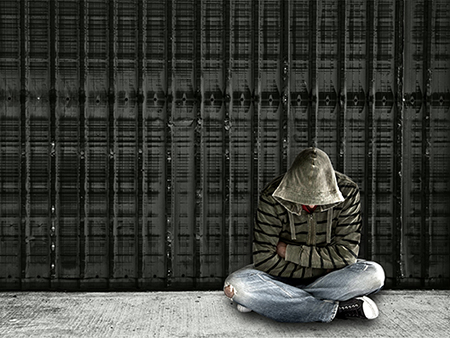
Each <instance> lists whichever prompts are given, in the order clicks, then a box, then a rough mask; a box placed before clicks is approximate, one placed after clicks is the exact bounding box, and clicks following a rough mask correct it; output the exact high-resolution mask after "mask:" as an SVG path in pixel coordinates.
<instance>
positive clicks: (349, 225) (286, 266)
mask: <svg viewBox="0 0 450 338" xmlns="http://www.w3.org/2000/svg"><path fill="white" fill-rule="evenodd" d="M360 232H361V216H360V196H359V189H358V186H357V185H356V183H354V182H353V181H352V180H351V179H350V178H348V177H347V176H346V175H344V174H341V173H339V172H336V171H335V170H334V169H333V166H332V164H331V161H330V159H329V158H328V156H327V154H326V153H325V152H323V151H322V150H320V149H317V148H308V149H305V150H304V151H302V152H301V153H300V154H299V155H298V156H297V158H296V159H295V161H294V162H293V164H292V166H291V167H290V169H289V170H288V171H287V172H286V174H284V175H283V176H280V177H278V178H276V179H275V180H273V181H272V182H271V183H270V184H269V185H268V186H267V187H266V188H265V189H264V190H263V191H262V193H261V196H260V200H259V205H258V209H257V213H256V218H255V226H254V241H253V263H254V266H255V268H256V269H258V270H262V271H265V272H267V273H270V274H272V275H275V276H278V277H292V278H310V277H317V276H321V275H324V274H326V272H327V271H329V270H333V269H338V268H342V267H344V266H346V265H349V264H353V263H355V262H356V259H357V256H358V252H359V242H360V236H361V233H360ZM279 242H282V243H285V244H286V252H285V257H284V258H282V257H280V256H279V255H278V254H277V245H278V243H279Z"/></svg>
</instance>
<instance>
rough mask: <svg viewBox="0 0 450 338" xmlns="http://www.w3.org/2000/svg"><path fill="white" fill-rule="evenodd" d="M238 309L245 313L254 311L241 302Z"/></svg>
mask: <svg viewBox="0 0 450 338" xmlns="http://www.w3.org/2000/svg"><path fill="white" fill-rule="evenodd" d="M237 310H238V311H239V312H244V313H247V312H252V310H250V309H249V308H246V307H245V306H242V305H241V304H238V305H237Z"/></svg>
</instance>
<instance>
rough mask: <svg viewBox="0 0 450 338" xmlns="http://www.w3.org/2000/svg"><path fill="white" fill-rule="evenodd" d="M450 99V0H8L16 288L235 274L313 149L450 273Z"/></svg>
mask: <svg viewBox="0 0 450 338" xmlns="http://www.w3.org/2000/svg"><path fill="white" fill-rule="evenodd" d="M449 114H450V2H448V1H446V0H433V1H426V0H412V1H407V0H374V1H365V0H342V1H330V0H321V1H308V0H285V1H283V0H202V1H201V0H198V1H195V0H184V1H182V0H172V1H165V0H158V1H157V0H147V1H142V0H111V1H107V0H79V1H77V0H64V1H63V0H60V1H51V0H32V1H31V0H21V1H19V0H18V1H14V0H2V1H0V122H1V126H0V128H1V129H0V199H1V200H0V288H1V289H38V288H40V289H55V288H62V289H79V288H84V289H87V288H109V289H112V288H142V289H177V288H182V289H200V288H220V287H221V283H222V281H223V279H224V278H225V277H226V276H227V274H228V273H230V272H232V271H234V270H235V269H237V268H239V267H241V266H243V265H245V264H247V263H249V262H250V261H251V241H252V233H251V230H252V222H253V221H252V220H253V215H254V212H255V208H256V203H257V200H258V193H259V192H260V191H261V189H262V188H263V187H264V186H265V185H266V184H267V183H268V182H269V181H270V180H271V179H272V178H274V177H275V176H277V175H279V174H281V173H283V172H284V171H285V170H286V169H287V168H288V166H289V164H290V163H291V162H292V161H293V159H294V157H295V156H296V154H297V153H298V152H299V151H301V150H302V149H303V148H304V147H307V146H318V147H320V148H322V149H323V150H325V151H326V152H327V153H328V154H329V155H330V158H331V160H332V162H333V164H334V165H335V168H336V169H337V170H339V171H342V172H344V173H346V174H348V175H349V176H350V177H352V178H353V179H354V180H355V181H356V182H357V183H358V184H359V186H360V188H361V196H362V206H363V218H364V233H363V243H362V251H361V256H362V257H364V258H367V259H373V260H376V261H378V262H379V263H381V264H382V265H383V267H384V268H385V271H386V275H387V282H388V286H389V287H404V288H408V287H414V288H415V287H444V288H448V287H449V286H450V249H449V240H450V230H449V220H450V208H449V207H450V186H449V185H450V183H449V172H450V153H449V148H450V135H449V134H450V116H449Z"/></svg>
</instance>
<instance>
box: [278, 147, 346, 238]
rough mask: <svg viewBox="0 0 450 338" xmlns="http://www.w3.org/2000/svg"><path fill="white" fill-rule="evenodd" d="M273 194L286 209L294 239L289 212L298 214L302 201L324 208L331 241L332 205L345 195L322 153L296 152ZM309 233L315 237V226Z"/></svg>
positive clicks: (328, 160)
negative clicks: (292, 161) (293, 159)
mask: <svg viewBox="0 0 450 338" xmlns="http://www.w3.org/2000/svg"><path fill="white" fill-rule="evenodd" d="M272 196H273V197H274V198H275V199H276V200H277V201H278V202H279V203H280V204H281V205H283V206H284V207H285V208H286V209H287V211H288V215H289V222H290V228H291V237H292V239H296V236H295V223H294V219H293V215H292V214H297V215H300V214H301V212H302V204H303V205H317V206H318V210H320V211H325V210H327V212H328V215H327V216H328V217H327V220H328V221H327V243H330V240H331V223H332V214H333V207H334V206H335V205H336V204H339V203H341V202H343V201H344V197H343V196H342V193H341V191H340V190H339V187H338V185H337V181H336V173H335V171H334V169H333V166H332V164H331V161H330V159H329V157H328V155H327V154H326V153H325V152H323V151H322V150H320V149H318V148H307V149H305V150H303V151H302V152H301V153H300V154H298V156H297V157H296V159H295V161H294V163H293V164H292V165H291V167H290V168H289V170H288V171H287V172H286V174H285V175H284V177H283V179H282V180H281V182H280V184H279V186H278V187H277V189H276V190H275V191H274V193H273V194H272ZM310 232H311V233H310V236H315V229H312V227H311V228H310ZM312 232H314V234H313V233H312Z"/></svg>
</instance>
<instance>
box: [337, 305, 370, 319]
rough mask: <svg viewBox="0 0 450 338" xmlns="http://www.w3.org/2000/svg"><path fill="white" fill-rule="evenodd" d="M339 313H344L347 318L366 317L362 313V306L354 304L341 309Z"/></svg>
mask: <svg viewBox="0 0 450 338" xmlns="http://www.w3.org/2000/svg"><path fill="white" fill-rule="evenodd" d="M338 311H339V312H343V314H344V316H345V317H365V316H364V314H363V312H362V307H361V304H358V303H354V304H351V305H344V306H342V307H339V310H338Z"/></svg>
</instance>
